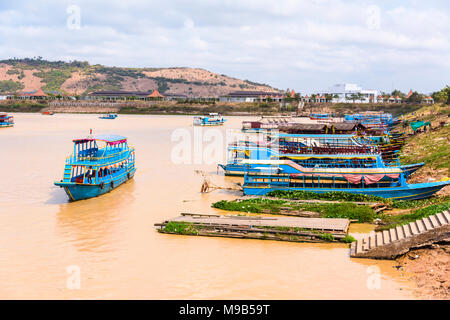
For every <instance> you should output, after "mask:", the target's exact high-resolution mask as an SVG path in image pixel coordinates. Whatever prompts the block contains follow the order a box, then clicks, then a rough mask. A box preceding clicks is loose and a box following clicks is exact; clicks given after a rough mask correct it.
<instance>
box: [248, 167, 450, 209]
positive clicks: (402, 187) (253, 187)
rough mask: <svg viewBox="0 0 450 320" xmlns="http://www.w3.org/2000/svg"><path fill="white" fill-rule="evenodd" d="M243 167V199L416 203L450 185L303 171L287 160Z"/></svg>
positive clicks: (397, 172) (391, 173)
mask: <svg viewBox="0 0 450 320" xmlns="http://www.w3.org/2000/svg"><path fill="white" fill-rule="evenodd" d="M244 164H245V165H246V171H245V176H244V185H243V189H244V194H246V195H265V194H266V193H268V192H269V191H274V190H291V191H310V192H317V193H324V192H332V191H343V192H349V193H355V194H365V195H372V196H378V197H383V198H388V199H395V200H416V199H423V198H428V197H430V196H432V195H433V194H434V193H436V192H437V191H439V190H440V189H442V188H443V187H445V186H446V185H448V184H450V180H446V181H438V182H428V183H416V184H408V183H406V177H405V175H404V173H403V172H402V171H401V169H400V168H358V169H354V168H347V169H343V168H304V167H302V166H299V165H297V164H296V163H294V162H293V161H290V160H245V161H244ZM247 168H252V169H253V170H247Z"/></svg>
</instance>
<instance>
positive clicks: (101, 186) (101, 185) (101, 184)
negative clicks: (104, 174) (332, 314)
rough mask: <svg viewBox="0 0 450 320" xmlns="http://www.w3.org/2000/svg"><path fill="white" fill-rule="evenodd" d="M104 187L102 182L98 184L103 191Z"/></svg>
mask: <svg viewBox="0 0 450 320" xmlns="http://www.w3.org/2000/svg"><path fill="white" fill-rule="evenodd" d="M104 187H105V183H104V182H103V181H102V182H101V183H100V189H103V188H104Z"/></svg>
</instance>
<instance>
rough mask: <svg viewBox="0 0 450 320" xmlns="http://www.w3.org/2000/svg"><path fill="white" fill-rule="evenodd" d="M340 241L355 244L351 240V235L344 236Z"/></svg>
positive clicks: (353, 240)
mask: <svg viewBox="0 0 450 320" xmlns="http://www.w3.org/2000/svg"><path fill="white" fill-rule="evenodd" d="M340 241H342V242H345V243H352V242H355V241H356V239H355V238H353V237H352V236H351V235H348V234H347V235H346V236H345V237H344V238H342V239H341V240H340Z"/></svg>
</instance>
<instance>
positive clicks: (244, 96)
mask: <svg viewBox="0 0 450 320" xmlns="http://www.w3.org/2000/svg"><path fill="white" fill-rule="evenodd" d="M285 97H286V96H285V95H284V94H280V93H278V92H266V91H234V92H230V93H228V94H226V95H223V96H220V97H219V101H222V102H256V101H270V100H271V101H283V100H284V98H285Z"/></svg>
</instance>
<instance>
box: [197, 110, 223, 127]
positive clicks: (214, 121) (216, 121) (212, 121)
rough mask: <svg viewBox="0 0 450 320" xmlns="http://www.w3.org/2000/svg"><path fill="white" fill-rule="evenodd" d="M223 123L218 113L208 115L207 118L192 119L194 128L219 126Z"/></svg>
mask: <svg viewBox="0 0 450 320" xmlns="http://www.w3.org/2000/svg"><path fill="white" fill-rule="evenodd" d="M225 121H227V120H226V119H225V118H223V117H222V116H221V115H220V114H219V113H210V114H209V115H208V116H196V117H194V126H221V125H223V124H224V123H225Z"/></svg>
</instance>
